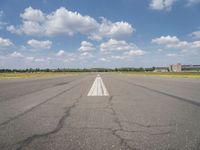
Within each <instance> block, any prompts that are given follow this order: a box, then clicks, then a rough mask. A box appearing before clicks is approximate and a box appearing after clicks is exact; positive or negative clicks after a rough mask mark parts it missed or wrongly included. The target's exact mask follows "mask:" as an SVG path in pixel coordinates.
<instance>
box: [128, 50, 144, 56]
mask: <svg viewBox="0 0 200 150" xmlns="http://www.w3.org/2000/svg"><path fill="white" fill-rule="evenodd" d="M124 54H126V55H128V56H142V55H144V54H145V53H144V51H142V50H140V49H138V50H130V51H128V52H124Z"/></svg>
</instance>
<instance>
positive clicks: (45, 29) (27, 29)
mask: <svg viewBox="0 0 200 150" xmlns="http://www.w3.org/2000/svg"><path fill="white" fill-rule="evenodd" d="M20 17H21V18H22V24H21V25H19V26H13V25H10V26H7V30H8V31H10V32H11V33H16V34H22V33H24V34H27V35H37V36H51V35H57V34H67V35H69V36H72V35H74V34H76V33H81V34H84V35H87V36H88V37H89V38H90V39H92V40H101V39H102V38H120V37H125V36H130V35H131V34H132V32H133V31H134V29H133V27H132V26H131V25H130V24H129V23H127V22H123V21H121V22H115V23H113V22H111V21H109V20H107V19H105V18H102V19H101V20H102V21H101V22H100V23H99V22H98V21H96V20H95V19H94V18H92V17H90V16H87V15H85V16H84V15H81V14H80V13H78V12H72V11H69V10H67V9H66V8H64V7H61V8H59V9H57V10H55V11H54V12H52V13H50V14H45V13H43V12H42V11H41V10H38V9H33V8H32V7H28V8H26V9H25V10H24V13H22V14H20ZM41 33H42V34H41Z"/></svg>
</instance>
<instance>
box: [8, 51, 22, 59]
mask: <svg viewBox="0 0 200 150" xmlns="http://www.w3.org/2000/svg"><path fill="white" fill-rule="evenodd" d="M10 57H13V58H23V57H24V56H23V55H22V54H21V53H20V52H16V51H15V52H13V53H12V54H10Z"/></svg>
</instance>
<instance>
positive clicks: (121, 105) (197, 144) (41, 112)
mask: <svg viewBox="0 0 200 150" xmlns="http://www.w3.org/2000/svg"><path fill="white" fill-rule="evenodd" d="M96 76H97V74H96V73H94V74H87V75H86V74H85V75H78V76H68V77H67V76H66V77H53V78H45V79H16V80H1V81H0V150H200V79H187V78H168V77H153V76H151V77H147V76H128V75H120V74H111V73H100V76H101V78H102V80H103V82H104V84H105V86H106V89H107V90H108V92H109V96H87V94H88V92H89V90H90V88H91V86H92V84H93V82H94V80H95V78H96Z"/></svg>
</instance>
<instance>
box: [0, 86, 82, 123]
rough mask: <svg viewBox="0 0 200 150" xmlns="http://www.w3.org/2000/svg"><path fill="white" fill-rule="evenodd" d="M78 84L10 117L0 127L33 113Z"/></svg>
mask: <svg viewBox="0 0 200 150" xmlns="http://www.w3.org/2000/svg"><path fill="white" fill-rule="evenodd" d="M79 84H80V83H78V84H76V85H74V86H72V87H70V88H68V89H66V90H64V91H61V92H59V93H58V94H56V95H54V96H53V97H50V98H48V99H46V100H45V101H43V102H41V103H39V104H37V105H35V106H33V107H31V108H30V109H28V110H26V111H24V112H22V113H20V114H19V115H16V116H14V117H11V118H10V119H8V120H6V121H4V122H2V123H1V124H0V127H1V126H4V125H6V124H8V123H9V122H11V121H13V120H16V119H18V118H20V117H21V116H24V115H25V114H27V113H29V112H31V111H33V110H34V109H36V108H37V107H39V106H41V105H43V104H45V103H47V102H48V101H50V100H52V99H54V98H56V97H58V96H60V95H62V94H64V93H65V92H67V91H70V90H72V89H73V88H75V87H77V86H78V85H79Z"/></svg>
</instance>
